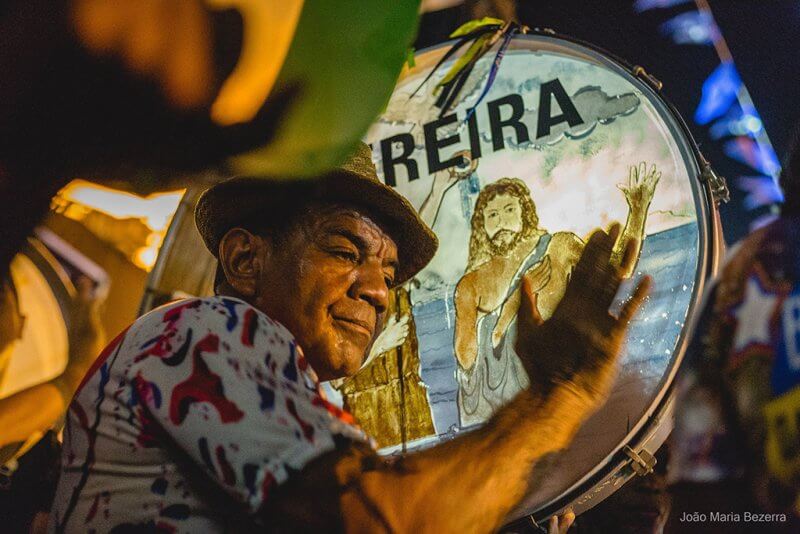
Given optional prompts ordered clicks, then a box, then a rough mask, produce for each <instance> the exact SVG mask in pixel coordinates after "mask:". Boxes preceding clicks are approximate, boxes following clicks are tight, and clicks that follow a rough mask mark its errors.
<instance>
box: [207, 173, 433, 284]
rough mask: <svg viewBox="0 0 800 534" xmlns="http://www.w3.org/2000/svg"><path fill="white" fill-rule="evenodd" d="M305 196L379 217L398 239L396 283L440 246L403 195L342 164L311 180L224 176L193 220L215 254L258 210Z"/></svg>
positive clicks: (284, 206)
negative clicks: (225, 236)
mask: <svg viewBox="0 0 800 534" xmlns="http://www.w3.org/2000/svg"><path fill="white" fill-rule="evenodd" d="M301 199H303V200H323V201H328V202H344V203H348V204H353V205H355V206H356V207H362V208H364V209H365V210H366V211H368V213H369V214H370V215H373V216H375V217H377V218H378V219H379V221H378V222H379V223H380V224H382V225H383V226H385V227H386V231H387V232H388V233H389V236H390V237H391V238H392V239H393V240H394V241H395V243H396V244H397V250H398V260H399V264H400V266H399V269H398V272H397V275H396V277H395V282H396V284H401V283H403V282H406V281H407V280H409V279H410V278H412V277H413V276H414V275H416V274H417V273H418V272H419V271H421V270H422V269H423V268H424V267H425V266H426V265H427V264H428V262H430V260H431V259H432V258H433V255H434V254H435V253H436V249H437V248H438V245H439V242H438V239H437V238H436V235H435V234H434V233H433V231H432V230H431V229H430V228H429V227H428V226H427V225H426V224H425V223H424V222H423V221H422V219H421V218H420V217H419V214H418V213H417V211H416V210H415V209H414V207H413V206H412V205H411V203H410V202H409V201H408V200H407V199H406V198H405V197H403V196H402V195H400V194H399V193H397V192H396V191H395V190H394V189H392V188H390V187H388V186H386V185H384V184H383V183H381V182H378V181H372V180H365V179H364V178H363V177H361V176H359V175H357V174H355V173H353V172H350V171H347V170H343V169H337V170H334V171H331V172H329V173H328V174H326V175H324V176H323V177H320V178H316V179H311V180H275V179H269V178H260V177H247V176H242V177H236V178H232V179H230V180H227V181H225V182H220V183H218V184H216V185H214V186H212V187H211V188H209V189H208V190H207V191H206V192H204V193H203V194H202V195H201V196H200V198H199V200H198V201H197V206H196V207H195V224H196V225H197V229H198V230H199V232H200V235H201V236H202V238H203V242H204V243H205V245H206V247H207V248H208V250H209V251H210V252H211V254H213V255H214V257H217V256H218V254H219V243H220V241H221V239H222V237H223V236H224V235H225V234H226V233H227V232H228V230H230V229H231V228H235V227H237V226H238V225H240V224H242V223H243V222H244V221H251V220H253V217H254V216H258V214H259V213H269V212H270V211H271V210H272V209H275V208H278V207H279V208H280V209H281V210H284V211H285V210H286V209H287V204H290V203H291V202H297V201H298V200H301ZM297 203H298V206H299V205H300V204H301V203H300V202H297Z"/></svg>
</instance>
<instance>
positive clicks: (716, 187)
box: [700, 158, 731, 206]
mask: <svg viewBox="0 0 800 534" xmlns="http://www.w3.org/2000/svg"><path fill="white" fill-rule="evenodd" d="M701 167H702V170H701V172H700V180H701V181H702V182H705V183H707V184H708V186H709V187H710V188H711V196H712V197H713V198H714V204H715V205H717V206H719V205H720V203H726V204H727V203H728V202H729V201H730V199H731V192H730V189H728V182H727V181H726V180H725V177H724V176H720V175H719V174H717V173H716V172H715V171H714V169H712V168H711V164H710V163H708V161H706V159H705V158H703V159H702V161H701Z"/></svg>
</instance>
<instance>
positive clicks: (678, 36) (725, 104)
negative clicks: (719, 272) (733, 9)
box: [633, 0, 783, 228]
mask: <svg viewBox="0 0 800 534" xmlns="http://www.w3.org/2000/svg"><path fill="white" fill-rule="evenodd" d="M690 2H691V3H694V4H695V6H694V9H692V10H690V11H685V12H683V13H680V14H678V15H676V16H674V17H672V18H671V19H670V20H668V21H667V22H665V23H663V24H662V25H661V27H660V30H661V32H662V33H663V34H664V35H665V36H667V37H669V38H671V39H672V41H673V42H674V43H676V44H679V45H693V46H713V47H714V49H715V50H716V52H717V55H718V56H719V58H720V64H719V66H718V67H717V68H716V69H714V71H713V72H711V73H710V74H709V76H708V78H706V80H705V82H704V83H703V88H702V95H701V98H700V103H699V104H698V106H697V109H696V110H695V113H694V121H695V123H696V124H698V125H700V126H706V127H708V132H709V136H710V137H711V138H712V139H714V140H715V141H719V142H721V143H723V144H722V147H723V151H724V153H725V155H726V156H728V157H729V158H731V159H733V160H735V161H737V162H739V163H741V164H743V165H746V166H748V167H750V168H752V169H753V170H754V171H755V173H756V174H754V175H750V176H739V177H736V178H734V180H733V185H735V186H736V188H738V189H739V191H741V192H742V193H744V195H745V197H744V200H743V205H744V207H745V209H747V210H750V211H754V210H758V209H762V208H764V207H767V206H770V207H772V206H775V204H777V203H780V202H782V201H783V193H782V192H781V189H780V186H779V185H778V176H779V175H780V170H781V167H780V162H779V160H778V157H777V155H776V154H775V150H774V148H773V146H772V143H771V142H770V140H769V137H767V133H766V131H765V130H764V124H763V121H762V120H761V116H760V115H759V114H758V111H757V110H756V107H755V105H754V104H753V100H752V98H751V97H750V94H749V92H748V91H747V87H746V86H745V84H744V82H743V81H742V79H741V77H740V76H739V72H738V71H737V69H736V65H735V63H734V61H733V56H732V55H731V53H730V49H729V48H728V46H727V43H726V42H725V39H724V37H723V36H722V32H721V31H720V29H719V26H718V25H717V23H716V21H715V19H714V15H713V13H712V12H711V7H710V6H709V4H708V2H707V0H636V1H635V2H634V5H633V7H634V10H635V11H636V12H638V13H641V12H644V11H647V10H651V9H663V8H669V7H673V6H677V5H681V4H688V3H690ZM774 217H775V215H774V214H772V213H769V214H767V215H765V216H762V217H759V218H757V219H756V220H754V221H753V222H752V223H751V228H754V227H758V226H761V225H763V224H766V223H768V222H769V221H770V220H772V219H773V218H774Z"/></svg>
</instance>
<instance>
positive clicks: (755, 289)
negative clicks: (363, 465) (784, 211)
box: [670, 217, 800, 518]
mask: <svg viewBox="0 0 800 534" xmlns="http://www.w3.org/2000/svg"><path fill="white" fill-rule="evenodd" d="M671 439H672V443H673V445H674V446H673V447H672V449H671V458H670V478H671V479H672V480H673V482H688V483H720V482H725V481H742V482H744V483H745V484H746V485H747V487H748V488H749V491H750V493H751V498H752V505H753V506H758V507H760V508H761V509H762V510H765V511H769V512H773V513H784V514H786V515H787V517H790V518H791V517H792V516H794V517H795V518H796V517H798V516H800V219H797V218H788V217H783V218H780V219H778V220H777V221H775V222H773V223H772V224H770V225H769V226H767V227H765V228H762V229H760V230H758V231H756V232H755V233H753V234H752V235H750V236H749V237H747V238H746V239H745V240H744V241H743V242H742V243H741V244H740V245H739V246H738V248H737V249H736V250H735V252H734V253H732V254H731V259H730V261H728V262H727V264H726V265H725V267H724V268H723V270H722V273H721V275H720V277H719V280H718V281H717V282H716V283H715V284H714V285H713V287H712V290H711V292H710V293H709V295H708V298H707V301H706V305H705V307H704V310H703V312H702V314H701V317H700V320H699V323H698V326H697V329H696V332H695V335H694V337H693V341H692V343H691V345H690V347H689V350H688V351H687V354H686V360H685V362H684V368H683V369H682V370H681V374H680V375H679V381H678V399H677V401H676V421H675V430H674V431H673V435H672V438H671ZM741 505H742V506H746V503H741Z"/></svg>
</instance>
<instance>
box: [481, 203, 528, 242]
mask: <svg viewBox="0 0 800 534" xmlns="http://www.w3.org/2000/svg"><path fill="white" fill-rule="evenodd" d="M483 228H484V229H485V230H486V235H487V236H489V241H490V242H491V244H492V248H493V249H494V250H495V251H504V250H505V251H507V250H509V249H510V248H511V247H512V246H513V245H514V244H515V243H516V241H517V239H518V237H519V234H520V232H522V205H521V204H520V202H519V198H517V197H516V196H514V195H511V194H508V193H503V194H500V195H497V196H496V197H494V198H493V199H491V200H489V201H488V202H487V203H486V208H485V209H484V211H483Z"/></svg>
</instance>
